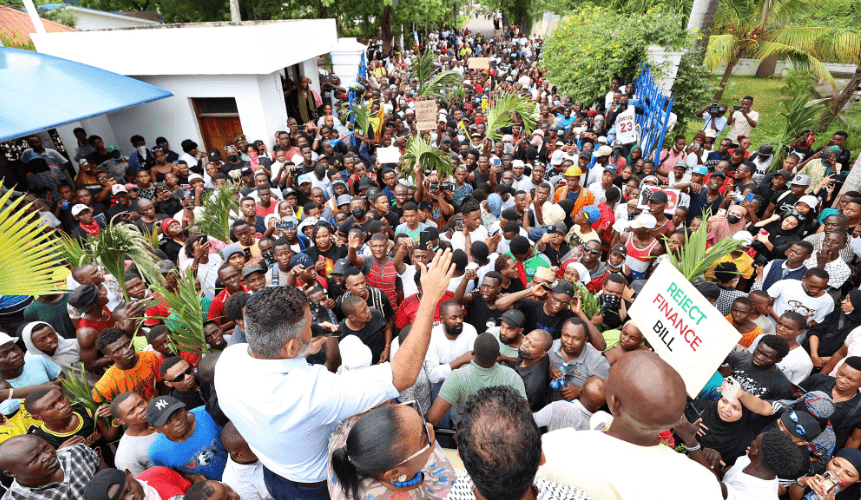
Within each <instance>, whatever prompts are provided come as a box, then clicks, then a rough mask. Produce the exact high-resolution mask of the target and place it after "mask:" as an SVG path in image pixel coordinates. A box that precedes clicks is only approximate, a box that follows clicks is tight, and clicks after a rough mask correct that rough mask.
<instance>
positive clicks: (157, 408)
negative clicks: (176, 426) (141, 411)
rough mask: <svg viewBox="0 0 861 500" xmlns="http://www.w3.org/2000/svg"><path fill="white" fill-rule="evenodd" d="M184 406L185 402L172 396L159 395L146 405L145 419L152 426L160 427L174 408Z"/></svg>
mask: <svg viewBox="0 0 861 500" xmlns="http://www.w3.org/2000/svg"><path fill="white" fill-rule="evenodd" d="M182 408H185V403H183V402H182V401H180V400H178V399H176V398H175V397H173V396H159V397H157V398H155V399H153V400H152V401H150V402H149V404H148V405H147V407H146V421H147V422H149V425H151V426H153V427H160V426H162V425H164V423H165V422H167V419H169V418H170V416H171V415H173V412H175V411H176V410H179V409H182Z"/></svg>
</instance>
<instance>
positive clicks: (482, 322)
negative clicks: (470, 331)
mask: <svg viewBox="0 0 861 500" xmlns="http://www.w3.org/2000/svg"><path fill="white" fill-rule="evenodd" d="M471 295H472V302H470V303H469V304H467V305H466V316H465V317H464V321H466V322H467V323H469V324H470V325H472V326H474V327H475V329H476V330H478V331H479V332H484V331H485V329H486V328H487V322H488V321H490V320H497V319H499V318H500V316H502V313H503V312H504V311H500V310H499V309H491V308H490V307H489V306H488V305H487V302H485V301H484V298H483V297H482V296H481V293H480V292H478V291H473V292H471Z"/></svg>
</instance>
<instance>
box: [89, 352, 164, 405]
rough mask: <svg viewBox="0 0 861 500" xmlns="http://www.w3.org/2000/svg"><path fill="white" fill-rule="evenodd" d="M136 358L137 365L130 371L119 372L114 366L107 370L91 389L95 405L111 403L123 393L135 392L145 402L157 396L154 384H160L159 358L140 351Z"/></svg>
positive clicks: (154, 354) (151, 353) (153, 353)
mask: <svg viewBox="0 0 861 500" xmlns="http://www.w3.org/2000/svg"><path fill="white" fill-rule="evenodd" d="M138 356H139V357H140V360H139V361H138V364H137V365H136V366H135V367H134V368H132V369H130V370H120V369H119V368H117V367H116V365H113V366H111V367H110V368H108V371H106V372H105V374H104V375H102V378H101V379H99V381H98V382H96V386H95V387H94V388H93V399H95V400H96V402H97V403H101V402H103V401H112V400H113V399H114V398H115V397H116V396H118V395H120V394H122V393H124V392H136V393H138V394H140V395H141V397H143V398H144V399H145V400H147V401H149V400H151V399H152V398H154V397H156V396H158V393H157V392H156V390H155V384H156V382H161V373H159V368H161V357H160V356H159V355H158V354H157V353H155V352H151V351H141V352H139V353H138ZM102 396H104V398H102Z"/></svg>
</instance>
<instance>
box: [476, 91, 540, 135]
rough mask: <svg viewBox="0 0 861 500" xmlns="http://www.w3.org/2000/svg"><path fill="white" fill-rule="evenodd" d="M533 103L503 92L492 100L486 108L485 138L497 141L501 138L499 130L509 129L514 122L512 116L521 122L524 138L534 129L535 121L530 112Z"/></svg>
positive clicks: (524, 98)
mask: <svg viewBox="0 0 861 500" xmlns="http://www.w3.org/2000/svg"><path fill="white" fill-rule="evenodd" d="M534 109H535V103H534V102H533V101H531V100H529V99H528V98H526V97H523V96H521V95H518V94H515V93H513V92H504V93H502V94H501V95H499V96H496V97H494V98H493V102H492V103H491V104H490V106H488V107H487V113H486V115H487V138H488V139H490V140H492V141H494V142H495V141H497V140H499V139H500V138H501V137H502V134H501V133H499V129H501V128H503V127H510V126H512V125H514V124H515V123H516V122H515V121H514V117H513V116H512V115H514V114H516V115H519V116H520V119H521V120H523V128H524V132H525V134H526V136H527V137H528V136H529V134H531V133H532V130H533V129H534V128H535V119H534V118H533V117H532V112H533V111H534Z"/></svg>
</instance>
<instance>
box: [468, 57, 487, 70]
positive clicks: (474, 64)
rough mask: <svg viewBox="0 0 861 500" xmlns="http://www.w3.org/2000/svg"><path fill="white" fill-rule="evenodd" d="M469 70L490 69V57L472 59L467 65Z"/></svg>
mask: <svg viewBox="0 0 861 500" xmlns="http://www.w3.org/2000/svg"><path fill="white" fill-rule="evenodd" d="M467 68H469V69H490V58H489V57H470V58H469V62H468V63H467Z"/></svg>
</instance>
